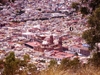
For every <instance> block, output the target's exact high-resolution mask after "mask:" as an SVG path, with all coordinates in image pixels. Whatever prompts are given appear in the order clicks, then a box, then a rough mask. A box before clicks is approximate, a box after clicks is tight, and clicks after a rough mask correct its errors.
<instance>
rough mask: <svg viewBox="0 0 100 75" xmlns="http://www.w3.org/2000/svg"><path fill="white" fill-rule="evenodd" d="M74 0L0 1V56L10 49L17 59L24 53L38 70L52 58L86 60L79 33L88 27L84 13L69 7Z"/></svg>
mask: <svg viewBox="0 0 100 75" xmlns="http://www.w3.org/2000/svg"><path fill="white" fill-rule="evenodd" d="M78 1H79V0H15V1H14V3H12V2H11V3H9V2H7V3H6V5H2V4H1V5H0V59H4V58H5V57H6V56H7V55H8V53H9V52H10V51H13V52H14V53H15V57H16V58H20V59H21V60H24V59H23V56H24V55H26V54H27V55H29V57H30V60H29V61H28V63H32V64H34V65H35V66H36V67H37V70H39V71H41V70H45V69H47V68H48V66H49V64H50V61H51V60H52V59H53V60H56V61H57V64H61V60H63V59H64V58H68V59H71V60H72V59H74V58H78V59H79V61H80V62H81V63H82V64H85V63H87V61H88V59H89V58H90V57H91V52H90V50H89V44H87V42H86V41H85V40H84V39H83V38H82V33H83V32H84V31H85V30H87V29H88V23H87V21H88V16H84V17H83V15H82V13H81V12H76V11H75V9H74V8H72V3H73V2H78ZM41 61H42V62H41ZM43 61H45V62H43ZM0 75H1V74H0ZM29 75H31V74H29Z"/></svg>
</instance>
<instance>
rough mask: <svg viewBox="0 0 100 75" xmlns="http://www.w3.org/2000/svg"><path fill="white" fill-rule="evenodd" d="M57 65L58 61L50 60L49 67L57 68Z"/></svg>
mask: <svg viewBox="0 0 100 75" xmlns="http://www.w3.org/2000/svg"><path fill="white" fill-rule="evenodd" d="M56 65H57V61H56V60H54V59H52V60H50V65H49V67H54V66H56Z"/></svg>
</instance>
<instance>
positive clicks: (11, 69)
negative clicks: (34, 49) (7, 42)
mask: <svg viewBox="0 0 100 75" xmlns="http://www.w3.org/2000/svg"><path fill="white" fill-rule="evenodd" d="M16 70H18V64H17V62H16V59H15V54H14V52H10V53H9V55H8V56H7V57H6V59H5V65H4V72H3V75H15V72H16Z"/></svg>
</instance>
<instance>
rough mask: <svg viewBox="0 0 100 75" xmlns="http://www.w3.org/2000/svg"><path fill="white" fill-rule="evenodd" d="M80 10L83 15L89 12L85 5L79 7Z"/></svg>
mask: <svg viewBox="0 0 100 75" xmlns="http://www.w3.org/2000/svg"><path fill="white" fill-rule="evenodd" d="M80 11H81V13H82V14H83V15H87V14H88V13H89V9H88V8H87V7H81V8H80Z"/></svg>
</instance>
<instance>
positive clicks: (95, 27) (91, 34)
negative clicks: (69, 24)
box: [82, 7, 100, 51]
mask: <svg viewBox="0 0 100 75" xmlns="http://www.w3.org/2000/svg"><path fill="white" fill-rule="evenodd" d="M88 24H89V25H88V27H89V29H88V30H86V31H85V32H83V35H82V37H83V38H84V39H85V40H86V42H87V43H88V44H89V45H90V49H91V50H93V49H95V50H97V51H98V50H99V48H98V43H100V7H99V8H97V9H96V10H95V11H94V12H93V14H92V15H91V16H90V17H89V20H88Z"/></svg>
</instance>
